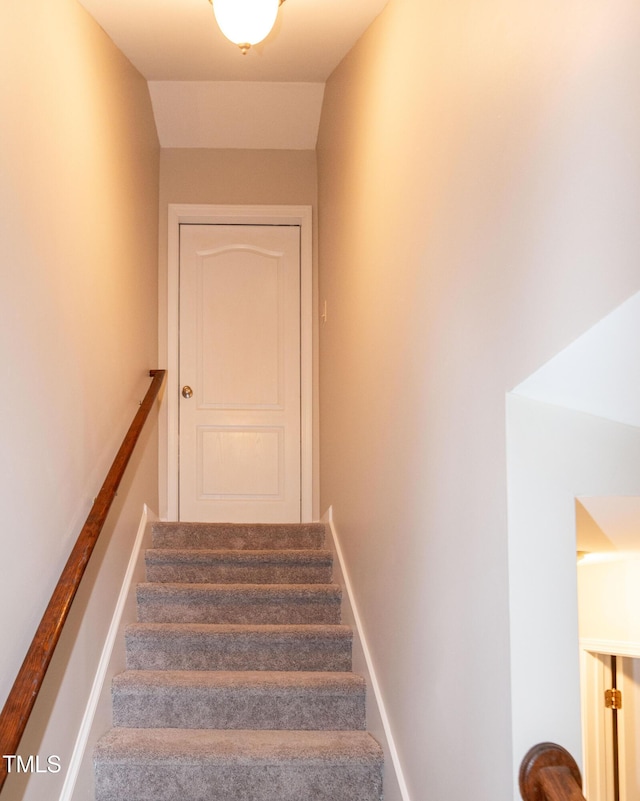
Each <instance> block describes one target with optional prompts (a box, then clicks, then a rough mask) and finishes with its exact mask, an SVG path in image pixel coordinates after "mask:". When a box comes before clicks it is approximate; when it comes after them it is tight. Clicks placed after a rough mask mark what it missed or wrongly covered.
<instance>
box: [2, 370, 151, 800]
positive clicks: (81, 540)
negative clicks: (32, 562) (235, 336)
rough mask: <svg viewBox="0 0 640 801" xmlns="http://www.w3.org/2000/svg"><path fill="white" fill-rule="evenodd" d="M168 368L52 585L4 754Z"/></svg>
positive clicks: (13, 744) (16, 740)
mask: <svg viewBox="0 0 640 801" xmlns="http://www.w3.org/2000/svg"><path fill="white" fill-rule="evenodd" d="M165 372H166V371H165V370H150V371H149V375H150V376H151V377H152V378H153V381H152V382H151V386H150V387H149V389H148V390H147V394H146V395H145V397H144V400H143V401H142V402H141V404H140V408H139V409H138V411H137V412H136V415H135V417H134V418H133V422H132V423H131V426H130V427H129V430H128V432H127V434H126V436H125V438H124V440H123V441H122V445H121V446H120V450H119V451H118V453H117V454H116V458H115V459H114V461H113V464H112V465H111V469H110V470H109V472H108V473H107V477H106V478H105V480H104V484H103V485H102V488H101V489H100V492H99V493H98V495H97V497H96V499H95V501H94V502H93V506H92V507H91V511H90V512H89V516H88V517H87V520H86V522H85V524H84V526H83V527H82V530H81V531H80V534H79V535H78V539H77V541H76V544H75V546H74V547H73V550H72V551H71V554H70V556H69V558H68V560H67V563H66V565H65V567H64V570H63V571H62V573H61V574H60V579H59V580H58V583H57V585H56V588H55V589H54V591H53V595H52V596H51V600H50V601H49V605H48V606H47V608H46V610H45V612H44V615H43V616H42V620H41V621H40V625H39V626H38V629H37V631H36V633H35V636H34V638H33V640H32V642H31V645H30V647H29V650H28V651H27V655H26V656H25V658H24V662H23V663H22V667H21V668H20V670H19V671H18V675H17V676H16V680H15V682H14V683H13V687H12V688H11V692H10V693H9V696H8V698H7V701H6V703H5V705H4V708H3V710H2V713H0V757H2V756H3V755H5V754H6V755H12V754H15V753H16V751H17V748H18V745H19V744H20V740H21V739H22V735H23V734H24V730H25V728H26V725H27V721H28V720H29V715H30V714H31V710H32V709H33V705H34V704H35V701H36V698H37V697H38V692H39V691H40V687H41V686H42V682H43V679H44V676H45V673H46V672H47V668H48V667H49V663H50V662H51V657H52V656H53V652H54V650H55V647H56V645H57V643H58V640H59V639H60V634H61V632H62V628H63V626H64V623H65V621H66V619H67V616H68V614H69V609H70V607H71V603H72V601H73V599H74V597H75V595H76V592H77V591H78V586H79V584H80V580H81V579H82V576H83V575H84V572H85V569H86V567H87V563H88V561H89V557H90V556H91V554H92V553H93V549H94V547H95V545H96V542H97V540H98V537H99V535H100V532H101V531H102V528H103V526H104V524H105V520H106V518H107V513H108V512H109V509H110V508H111V504H112V503H113V499H114V498H115V496H116V492H117V489H118V487H119V485H120V481H121V480H122V476H123V474H124V471H125V469H126V467H127V464H128V463H129V459H130V458H131V454H132V453H133V449H134V447H135V445H136V442H137V441H138V437H139V436H140V432H141V431H142V427H143V426H144V424H145V422H146V420H147V417H148V416H149V412H150V411H151V407H152V406H153V403H154V401H155V399H156V397H157V395H158V392H159V391H160V387H161V385H162V382H163V381H164V376H165ZM6 778H7V760H5V759H0V790H1V789H2V786H3V785H4V782H5V779H6Z"/></svg>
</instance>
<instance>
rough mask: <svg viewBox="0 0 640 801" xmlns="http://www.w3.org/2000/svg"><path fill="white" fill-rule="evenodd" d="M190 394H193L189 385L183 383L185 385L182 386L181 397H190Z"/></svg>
mask: <svg viewBox="0 0 640 801" xmlns="http://www.w3.org/2000/svg"><path fill="white" fill-rule="evenodd" d="M192 395H193V390H192V389H191V387H190V386H188V385H187V384H185V386H184V387H182V397H183V398H190V397H192Z"/></svg>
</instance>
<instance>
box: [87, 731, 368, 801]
mask: <svg viewBox="0 0 640 801" xmlns="http://www.w3.org/2000/svg"><path fill="white" fill-rule="evenodd" d="M382 763H383V756H382V751H381V749H380V746H379V745H378V743H376V741H375V740H374V739H373V738H372V737H371V736H370V735H369V734H367V733H366V732H353V731H350V732H340V731H328V732H316V731H238V730H236V731H220V730H215V729H209V730H202V729H191V730H183V729H112V730H111V731H110V732H109V733H108V734H106V735H105V736H104V737H103V739H102V740H101V741H100V742H99V743H98V745H97V748H96V755H95V764H96V773H95V777H96V801H176V799H180V801H205V799H206V801H311V799H313V801H381V799H382Z"/></svg>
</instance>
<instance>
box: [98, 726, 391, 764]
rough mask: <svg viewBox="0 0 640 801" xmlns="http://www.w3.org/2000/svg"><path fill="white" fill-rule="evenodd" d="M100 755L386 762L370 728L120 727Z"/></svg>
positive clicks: (101, 745)
mask: <svg viewBox="0 0 640 801" xmlns="http://www.w3.org/2000/svg"><path fill="white" fill-rule="evenodd" d="M96 758H97V759H109V760H111V761H118V762H129V761H130V762H138V763H139V762H142V761H149V762H153V761H155V760H158V759H175V760H180V759H184V760H187V761H209V760H212V759H215V760H218V761H220V762H223V763H225V762H226V763H230V762H235V763H240V764H247V763H248V762H252V763H254V764H255V762H261V763H262V764H267V763H269V762H272V761H273V760H278V761H284V762H289V761H291V762H296V761H300V760H305V761H311V762H321V761H332V762H333V763H334V764H336V763H338V764H339V763H342V762H347V761H351V760H354V759H355V760H360V761H362V762H366V763H369V764H373V765H376V764H380V762H381V760H382V749H381V748H380V746H379V744H378V743H377V742H376V741H375V740H374V739H373V737H372V736H371V735H370V734H368V733H367V732H360V731H355V732H342V731H337V732H336V731H328V732H325V731H260V730H251V729H249V730H242V729H241V730H220V729H127V728H114V729H111V731H109V732H107V734H105V735H104V737H102V739H101V740H100V742H99V743H98V746H97V749H96Z"/></svg>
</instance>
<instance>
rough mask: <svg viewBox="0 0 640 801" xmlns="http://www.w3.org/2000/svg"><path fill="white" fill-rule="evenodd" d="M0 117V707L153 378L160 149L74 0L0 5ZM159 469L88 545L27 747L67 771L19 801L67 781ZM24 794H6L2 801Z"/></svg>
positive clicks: (137, 473)
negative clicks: (90, 584) (74, 609)
mask: <svg viewBox="0 0 640 801" xmlns="http://www.w3.org/2000/svg"><path fill="white" fill-rule="evenodd" d="M0 110H1V117H2V123H1V124H0V208H1V209H2V212H1V213H0V257H1V268H0V343H1V344H0V374H1V376H2V380H1V381H0V409H1V410H2V415H1V417H0V427H1V433H0V441H1V442H2V448H1V449H0V464H1V475H2V481H0V509H1V513H2V520H3V522H2V527H1V533H0V549H1V551H2V558H1V559H0V608H1V609H2V626H1V629H2V642H3V647H2V648H1V649H0V700H2V701H4V698H5V697H6V695H7V693H8V691H9V688H10V686H11V683H12V682H13V678H14V676H15V673H16V672H17V670H18V668H19V666H20V663H21V661H22V658H23V656H24V654H25V652H26V649H27V646H28V644H29V642H30V640H31V637H32V635H33V633H34V631H35V628H36V626H37V623H38V621H39V619H40V616H41V614H42V612H43V609H44V606H45V604H46V602H47V600H48V598H49V596H50V593H51V591H52V589H53V587H54V585H55V583H56V581H57V578H58V575H59V573H60V570H61V569H62V566H63V565H64V562H65V560H66V557H67V555H68V553H69V551H70V549H71V547H72V544H73V542H74V540H75V537H76V536H77V534H78V532H79V528H80V526H81V524H82V522H83V521H84V518H85V517H86V514H87V512H88V510H89V508H90V505H91V503H92V500H93V498H94V496H95V495H96V493H97V490H98V489H99V487H100V485H101V483H102V480H103V478H104V475H105V473H106V470H107V468H108V465H109V464H110V462H111V460H112V458H113V456H114V455H115V452H116V449H117V447H118V445H119V442H120V440H121V439H122V436H123V434H124V432H125V431H126V428H127V426H128V424H129V422H130V420H131V419H132V417H133V415H134V414H135V411H136V409H137V404H138V400H139V399H140V398H141V397H142V394H143V392H144V391H145V389H146V387H147V386H148V384H149V379H148V378H147V377H146V375H145V372H146V371H147V370H148V369H149V368H150V367H154V366H157V335H156V330H157V323H156V318H157V312H156V302H157V301H156V298H157V277H156V273H157V241H158V237H157V209H158V158H159V147H158V143H157V138H156V134H155V126H154V122H153V116H152V112H151V105H150V101H149V96H148V92H147V87H146V83H145V81H144V80H143V79H142V77H141V76H140V75H139V74H138V73H137V72H136V71H135V70H134V69H133V68H132V67H131V65H130V64H129V63H128V62H127V61H126V60H125V59H124V57H123V56H122V55H121V53H120V52H119V51H118V50H117V49H116V48H115V47H114V45H113V44H112V43H111V41H110V40H109V39H108V38H107V37H106V36H105V34H104V33H103V31H102V30H101V29H100V28H99V27H98V25H96V24H95V23H94V22H93V20H92V19H91V18H90V17H89V16H88V15H87V14H86V13H85V11H84V10H83V9H82V8H81V7H80V6H79V4H78V3H76V2H75V0H57V2H55V3H51V2H47V0H34V2H32V3H30V4H29V5H28V6H27V5H25V4H22V3H2V4H1V6H0ZM156 465H157V457H156V437H155V435H153V433H152V432H150V433H148V434H147V435H146V439H145V442H144V445H143V447H142V450H141V452H140V453H139V454H138V456H137V457H136V462H135V464H134V465H133V467H132V471H133V472H132V473H131V474H130V475H129V477H128V478H127V481H128V483H129V484H130V485H131V488H132V489H131V494H130V496H129V497H128V498H127V499H125V498H121V499H120V502H119V506H118V509H117V510H116V512H115V513H114V514H113V515H112V516H111V521H110V524H109V530H108V532H107V537H106V542H105V544H104V545H103V546H101V548H102V550H101V556H100V557H99V560H100V561H102V563H103V567H104V570H105V571H106V576H105V578H104V581H105V582H106V583H105V585H104V586H103V587H102V589H101V591H100V593H98V595H99V598H100V602H99V603H98V604H97V605H95V604H94V606H93V607H91V608H89V607H90V605H89V604H88V601H86V599H85V600H83V601H81V602H80V605H81V606H82V604H85V606H83V607H82V609H83V610H84V611H82V610H81V611H80V612H78V615H79V619H78V620H77V628H74V635H73V636H71V637H68V638H67V642H66V645H65V646H64V648H65V649H67V650H66V655H67V656H68V660H67V658H66V657H65V660H63V661H62V662H58V663H57V667H56V666H54V667H53V668H52V671H53V673H52V677H53V676H54V674H56V675H57V676H58V678H59V677H60V676H61V673H62V672H64V670H66V672H67V677H72V679H73V681H72V685H73V687H72V688H71V690H70V691H69V693H70V694H69V696H68V698H67V699H66V701H67V702H68V703H66V704H63V705H62V706H60V705H59V704H58V699H57V696H58V693H59V690H60V686H59V682H58V681H57V679H55V677H54V678H52V679H51V680H50V681H49V683H48V691H47V692H48V695H47V698H46V699H45V700H44V701H43V702H42V703H40V704H39V705H38V706H37V708H36V713H35V717H34V720H35V722H34V724H33V725H32V727H31V730H30V734H29V736H28V738H27V740H26V742H28V746H27V747H29V748H38V749H40V748H46V749H53V752H54V753H59V754H60V755H61V757H62V764H63V771H62V772H61V773H60V774H58V775H57V776H55V777H49V776H45V777H44V779H42V777H39V779H38V780H39V781H40V780H43V781H45V784H46V782H49V783H48V784H46V790H44V789H43V785H42V784H40V789H39V790H35V791H31V790H29V791H27V793H32V795H31V796H29V795H27V796H24V797H25V798H27V797H35V798H45V797H47V798H54V797H56V792H57V790H58V789H59V786H60V783H61V781H62V780H63V778H64V774H65V771H66V766H67V763H68V756H69V753H70V748H71V746H72V744H73V739H74V738H75V736H76V735H77V731H78V726H79V719H80V715H81V713H82V711H83V705H84V703H85V702H86V698H87V694H88V691H89V689H90V686H91V681H92V678H93V671H94V670H95V665H96V662H97V659H98V657H99V655H100V649H101V648H102V645H103V643H104V635H105V631H106V628H105V626H106V622H107V621H106V620H105V617H104V616H105V610H106V609H107V608H108V605H109V604H112V603H113V600H114V593H116V595H117V591H118V589H119V579H118V576H119V575H120V573H121V571H122V568H123V565H126V561H127V559H128V552H127V546H128V542H129V539H132V538H133V536H134V535H135V526H136V525H137V520H138V518H139V516H140V514H141V512H142V505H143V502H144V501H146V502H147V503H149V504H150V505H151V506H154V505H157V491H156V485H155V475H154V473H155V471H156V469H157V468H156ZM131 526H133V527H131ZM91 581H94V578H91ZM96 606H98V607H100V606H101V607H102V608H101V609H100V608H96ZM78 609H80V607H78ZM45 728H48V729H49V732H50V734H49V735H47V736H44V739H43V731H44V729H45ZM37 753H39V751H38V752H37ZM22 793H23V788H22V786H21V784H20V783H19V782H8V783H7V785H6V788H5V790H4V792H3V799H4V798H5V795H6V797H7V799H10V798H18V797H20V798H22V797H23V795H22Z"/></svg>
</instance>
